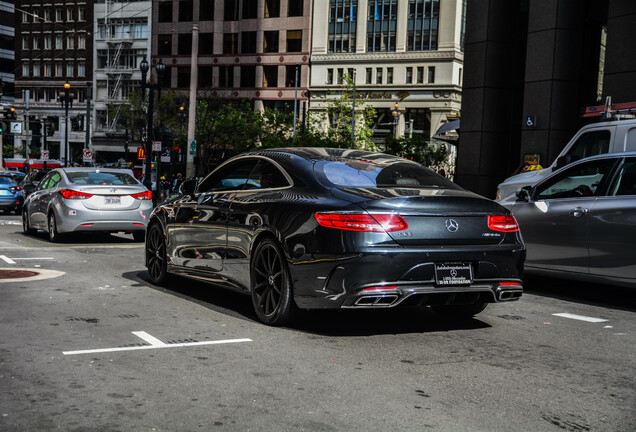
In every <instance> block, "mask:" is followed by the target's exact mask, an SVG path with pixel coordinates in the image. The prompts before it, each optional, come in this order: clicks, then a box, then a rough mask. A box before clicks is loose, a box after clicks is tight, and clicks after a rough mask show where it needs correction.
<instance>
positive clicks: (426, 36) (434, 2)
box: [406, 0, 439, 51]
mask: <svg viewBox="0 0 636 432" xmlns="http://www.w3.org/2000/svg"><path fill="white" fill-rule="evenodd" d="M438 25H439V0H409V13H408V23H407V29H406V39H407V40H406V46H407V50H408V51H428V50H436V49H437V31H438Z"/></svg>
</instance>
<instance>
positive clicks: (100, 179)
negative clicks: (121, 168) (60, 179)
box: [66, 171, 139, 186]
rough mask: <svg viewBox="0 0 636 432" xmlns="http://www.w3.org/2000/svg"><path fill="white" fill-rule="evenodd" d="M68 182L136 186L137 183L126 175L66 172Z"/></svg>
mask: <svg viewBox="0 0 636 432" xmlns="http://www.w3.org/2000/svg"><path fill="white" fill-rule="evenodd" d="M66 177H68V181H69V182H71V183H74V184H78V185H105V186H111V185H136V184H139V182H138V181H137V180H136V179H135V178H134V177H133V176H131V175H129V174H126V173H113V172H85V171H78V172H67V173H66Z"/></svg>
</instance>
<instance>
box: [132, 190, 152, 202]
mask: <svg viewBox="0 0 636 432" xmlns="http://www.w3.org/2000/svg"><path fill="white" fill-rule="evenodd" d="M131 197H133V198H135V199H138V200H151V199H152V192H150V191H145V192H139V193H136V194H132V195H131Z"/></svg>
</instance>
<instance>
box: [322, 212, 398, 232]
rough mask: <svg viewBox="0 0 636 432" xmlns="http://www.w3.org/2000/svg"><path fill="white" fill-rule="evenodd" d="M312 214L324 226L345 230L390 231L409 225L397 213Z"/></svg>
mask: <svg viewBox="0 0 636 432" xmlns="http://www.w3.org/2000/svg"><path fill="white" fill-rule="evenodd" d="M314 216H315V217H316V220H317V221H318V223H319V224H320V225H322V226H324V227H327V228H336V229H341V230H347V231H365V232H385V231H386V232H391V231H402V230H405V229H407V228H408V227H409V226H408V224H407V223H406V221H405V220H404V219H403V218H402V216H400V215H398V214H383V213H381V214H361V213H316V214H315V215H314Z"/></svg>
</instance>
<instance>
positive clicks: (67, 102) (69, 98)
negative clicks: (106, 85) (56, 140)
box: [60, 81, 75, 166]
mask: <svg viewBox="0 0 636 432" xmlns="http://www.w3.org/2000/svg"><path fill="white" fill-rule="evenodd" d="M70 89H71V85H70V84H69V83H68V81H66V82H65V83H64V91H61V92H60V103H61V104H62V108H64V110H65V117H64V141H65V147H64V149H65V150H64V153H65V156H64V164H65V165H66V166H68V163H69V153H70V145H69V142H68V109H69V107H71V108H73V98H75V95H74V94H73V93H71V92H70V91H69V90H70Z"/></svg>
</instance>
